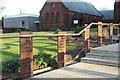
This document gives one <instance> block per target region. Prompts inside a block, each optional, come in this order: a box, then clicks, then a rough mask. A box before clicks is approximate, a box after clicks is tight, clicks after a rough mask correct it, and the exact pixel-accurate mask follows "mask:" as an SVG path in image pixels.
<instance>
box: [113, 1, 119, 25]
mask: <svg viewBox="0 0 120 80" xmlns="http://www.w3.org/2000/svg"><path fill="white" fill-rule="evenodd" d="M114 20H115V23H120V1H119V0H116V2H115V5H114Z"/></svg>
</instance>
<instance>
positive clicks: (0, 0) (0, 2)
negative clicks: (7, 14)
mask: <svg viewBox="0 0 120 80" xmlns="http://www.w3.org/2000/svg"><path fill="white" fill-rule="evenodd" d="M4 9H5V5H4V0H0V15H2V13H3V10H4Z"/></svg>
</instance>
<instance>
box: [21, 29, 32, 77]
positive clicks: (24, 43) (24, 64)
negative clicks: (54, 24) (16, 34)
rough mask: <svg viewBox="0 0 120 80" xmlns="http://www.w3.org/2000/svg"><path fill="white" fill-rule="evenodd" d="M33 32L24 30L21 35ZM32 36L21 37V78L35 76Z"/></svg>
mask: <svg viewBox="0 0 120 80" xmlns="http://www.w3.org/2000/svg"><path fill="white" fill-rule="evenodd" d="M27 34H32V32H27V31H23V32H20V35H27ZM32 59H33V57H32V38H31V37H23V38H22V37H21V38H20V78H22V79H25V78H29V77H31V76H33V61H32Z"/></svg>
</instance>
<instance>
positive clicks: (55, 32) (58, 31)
mask: <svg viewBox="0 0 120 80" xmlns="http://www.w3.org/2000/svg"><path fill="white" fill-rule="evenodd" d="M59 31H62V30H61V29H57V30H56V31H55V32H54V34H57V33H58V32H59Z"/></svg>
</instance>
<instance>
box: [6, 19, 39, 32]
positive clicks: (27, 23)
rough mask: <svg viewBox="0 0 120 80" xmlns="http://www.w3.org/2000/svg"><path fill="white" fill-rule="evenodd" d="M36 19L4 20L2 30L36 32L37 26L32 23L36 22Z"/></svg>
mask: <svg viewBox="0 0 120 80" xmlns="http://www.w3.org/2000/svg"><path fill="white" fill-rule="evenodd" d="M38 20H39V18H36V17H16V18H5V19H4V28H25V29H28V30H30V31H37V25H35V24H34V21H38Z"/></svg>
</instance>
